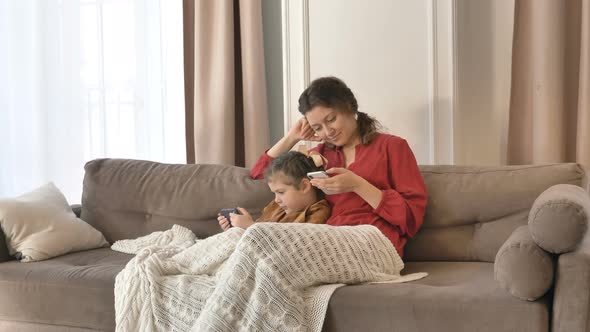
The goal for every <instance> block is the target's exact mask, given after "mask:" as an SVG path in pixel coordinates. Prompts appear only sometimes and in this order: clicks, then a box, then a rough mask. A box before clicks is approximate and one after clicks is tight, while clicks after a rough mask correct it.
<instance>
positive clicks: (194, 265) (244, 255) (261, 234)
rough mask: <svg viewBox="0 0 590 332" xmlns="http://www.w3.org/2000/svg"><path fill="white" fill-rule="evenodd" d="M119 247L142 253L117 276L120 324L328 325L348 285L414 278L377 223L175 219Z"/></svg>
mask: <svg viewBox="0 0 590 332" xmlns="http://www.w3.org/2000/svg"><path fill="white" fill-rule="evenodd" d="M112 249H113V250H116V251H121V252H125V253H130V254H137V255H136V256H135V257H134V258H133V259H132V260H131V261H129V263H128V264H127V266H126V267H125V269H124V270H123V271H121V272H120V273H119V274H118V275H117V277H116V281H115V311H116V324H117V331H220V332H221V331H223V332H226V331H273V332H274V331H321V329H322V325H323V322H324V316H325V313H326V309H327V306H328V302H329V300H330V297H331V296H332V293H333V292H334V291H335V290H336V289H337V288H338V287H340V286H342V285H344V284H358V283H365V282H388V281H389V282H396V281H404V280H402V279H403V278H400V271H401V270H402V269H403V267H404V263H403V261H402V260H401V258H400V257H399V255H398V254H397V252H396V250H395V249H394V247H393V245H392V244H391V242H390V241H389V240H388V239H387V238H386V237H385V236H384V235H383V234H382V233H381V232H380V231H379V230H378V229H377V228H376V227H374V226H370V225H362V226H351V227H349V226H329V225H314V224H288V223H281V224H279V223H259V224H254V225H253V226H251V227H249V228H248V230H246V231H244V230H243V229H241V228H237V227H234V228H231V229H229V230H228V231H226V232H223V233H220V234H217V235H214V236H211V237H208V238H206V239H197V238H196V237H195V235H194V234H193V233H192V232H191V231H190V230H188V229H187V228H184V227H182V226H178V225H174V226H173V227H172V229H170V230H168V231H165V232H155V233H152V234H150V235H147V236H144V237H141V238H138V239H135V240H122V241H117V242H116V243H115V244H113V246H112ZM405 281H407V280H405Z"/></svg>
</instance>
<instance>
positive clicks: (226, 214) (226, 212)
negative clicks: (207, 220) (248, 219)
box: [219, 208, 241, 225]
mask: <svg viewBox="0 0 590 332" xmlns="http://www.w3.org/2000/svg"><path fill="white" fill-rule="evenodd" d="M219 213H221V215H222V216H224V217H225V219H227V221H229V224H230V225H231V218H230V216H229V214H230V213H235V214H241V213H240V211H239V210H238V209H236V208H229V209H221V211H219Z"/></svg>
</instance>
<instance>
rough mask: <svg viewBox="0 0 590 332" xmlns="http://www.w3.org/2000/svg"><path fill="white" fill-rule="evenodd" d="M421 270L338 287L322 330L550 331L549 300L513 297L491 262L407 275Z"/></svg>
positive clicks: (425, 266) (413, 266)
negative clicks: (399, 279)
mask: <svg viewBox="0 0 590 332" xmlns="http://www.w3.org/2000/svg"><path fill="white" fill-rule="evenodd" d="M418 271H427V272H428V277H426V278H424V279H421V280H418V281H414V282H410V283H404V284H375V285H359V286H346V287H342V288H339V289H338V290H336V291H335V292H334V295H333V296H332V298H331V299H330V303H329V306H328V310H327V315H326V320H325V323H324V329H323V331H324V332H332V331H334V332H335V331H338V332H348V331H350V332H353V331H368V330H370V331H407V332H412V331H459V332H460V331H478V332H485V331H531V332H532V331H535V332H539V331H548V330H549V316H550V314H549V310H550V306H549V303H548V296H545V297H543V298H541V299H539V300H538V301H535V302H527V301H522V300H519V299H517V298H515V297H513V296H511V295H510V294H508V293H506V292H505V291H503V290H502V289H501V288H500V286H499V285H498V283H496V282H494V279H493V264H491V263H481V262H409V263H406V268H405V269H404V271H403V273H404V274H405V273H412V272H418ZM523 317H526V319H523ZM369 326H370V328H367V327H369Z"/></svg>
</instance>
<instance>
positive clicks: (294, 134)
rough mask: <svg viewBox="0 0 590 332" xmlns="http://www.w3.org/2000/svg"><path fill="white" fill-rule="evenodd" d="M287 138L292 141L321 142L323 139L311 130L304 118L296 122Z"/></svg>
mask: <svg viewBox="0 0 590 332" xmlns="http://www.w3.org/2000/svg"><path fill="white" fill-rule="evenodd" d="M287 136H288V137H289V139H290V140H291V141H301V140H306V141H316V142H319V141H321V139H320V138H319V137H317V136H316V135H315V132H314V131H313V129H311V127H310V126H309V123H308V122H307V119H306V118H304V117H303V118H301V119H299V120H297V122H295V124H294V125H293V127H291V129H290V130H289V132H288V133H287Z"/></svg>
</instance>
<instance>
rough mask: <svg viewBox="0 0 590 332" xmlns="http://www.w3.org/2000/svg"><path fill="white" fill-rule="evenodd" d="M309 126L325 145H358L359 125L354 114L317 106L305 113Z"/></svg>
mask: <svg viewBox="0 0 590 332" xmlns="http://www.w3.org/2000/svg"><path fill="white" fill-rule="evenodd" d="M305 118H306V119H307V122H308V123H309V126H310V127H311V129H313V131H314V132H315V134H316V136H318V137H319V138H320V139H321V140H322V141H324V142H325V143H329V144H332V145H335V146H342V147H346V146H351V145H352V146H354V145H356V144H357V143H358V125H357V122H356V119H355V118H354V114H353V113H352V112H344V111H340V110H337V109H335V108H331V107H323V106H316V107H314V108H312V109H311V110H310V111H309V112H307V113H305Z"/></svg>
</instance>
